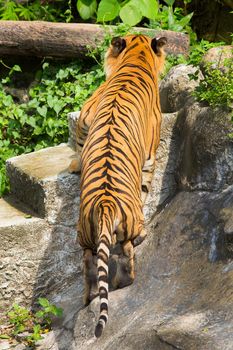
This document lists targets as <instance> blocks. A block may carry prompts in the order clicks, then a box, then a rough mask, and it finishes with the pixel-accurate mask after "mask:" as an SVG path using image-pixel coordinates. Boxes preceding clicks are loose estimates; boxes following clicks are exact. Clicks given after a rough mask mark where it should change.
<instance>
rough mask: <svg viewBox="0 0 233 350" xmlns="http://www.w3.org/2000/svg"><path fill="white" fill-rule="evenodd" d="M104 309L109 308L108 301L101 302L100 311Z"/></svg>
mask: <svg viewBox="0 0 233 350" xmlns="http://www.w3.org/2000/svg"><path fill="white" fill-rule="evenodd" d="M103 310H106V311H107V310H108V304H107V303H101V304H100V312H102V311H103Z"/></svg>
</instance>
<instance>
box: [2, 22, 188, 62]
mask: <svg viewBox="0 0 233 350" xmlns="http://www.w3.org/2000/svg"><path fill="white" fill-rule="evenodd" d="M136 29H137V30H138V31H142V32H144V33H145V34H146V33H147V32H149V31H150V32H151V31H152V33H153V34H154V36H156V37H158V36H166V37H167V39H168V44H167V46H166V51H167V52H168V53H172V54H174V55H177V54H185V55H186V54H187V53H188V48H189V38H188V36H187V35H186V34H183V33H176V32H172V31H166V30H163V31H157V30H152V29H145V28H136ZM104 34H105V31H104V29H103V27H101V26H99V25H96V24H83V23H51V22H43V21H32V22H29V21H0V56H5V55H17V56H21V55H22V56H37V57H57V58H59V57H60V58H61V57H64V58H66V57H67V58H76V57H80V56H83V55H85V53H86V52H87V45H89V46H90V47H91V48H94V47H96V45H99V44H100V43H101V41H102V39H103V37H104Z"/></svg>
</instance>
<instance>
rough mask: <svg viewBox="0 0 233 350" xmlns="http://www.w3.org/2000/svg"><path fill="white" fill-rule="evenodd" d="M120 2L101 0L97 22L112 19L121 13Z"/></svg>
mask: <svg viewBox="0 0 233 350" xmlns="http://www.w3.org/2000/svg"><path fill="white" fill-rule="evenodd" d="M119 11H120V4H119V3H118V1H117V0H101V1H100V3H99V7H98V11H97V22H108V21H112V20H113V19H114V18H116V17H117V16H118V15H119Z"/></svg>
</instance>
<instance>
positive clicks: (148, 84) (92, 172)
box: [77, 35, 166, 337]
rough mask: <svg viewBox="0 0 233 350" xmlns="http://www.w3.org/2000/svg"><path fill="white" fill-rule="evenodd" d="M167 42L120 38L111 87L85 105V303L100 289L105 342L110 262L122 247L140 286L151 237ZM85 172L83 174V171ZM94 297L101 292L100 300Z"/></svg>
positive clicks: (81, 135)
mask: <svg viewBox="0 0 233 350" xmlns="http://www.w3.org/2000/svg"><path fill="white" fill-rule="evenodd" d="M165 42H166V39H165V38H160V39H158V40H157V39H155V38H154V39H150V38H149V37H146V36H143V35H129V36H126V37H124V38H114V39H113V40H112V44H111V46H110V48H109V50H108V51H107V54H106V64H105V67H106V75H107V80H106V82H105V83H104V84H103V85H101V86H100V88H99V89H98V90H97V91H96V92H95V94H94V95H93V97H91V98H90V99H89V100H88V101H87V103H86V104H85V106H84V107H83V110H82V113H81V115H80V119H79V122H78V127H77V148H78V151H79V152H80V151H81V162H80V165H78V168H80V169H81V198H80V217H79V225H78V227H79V228H78V236H79V242H80V244H81V246H82V248H83V249H84V277H85V297H84V302H85V304H88V303H89V302H90V300H91V299H92V298H93V296H94V295H93V294H92V289H96V279H95V277H93V276H95V273H96V267H95V263H94V259H95V255H96V254H97V275H98V292H99V296H100V317H99V321H98V324H97V326H96V331H95V335H96V336H97V337H99V336H100V335H101V333H102V331H103V329H104V327H105V325H106V322H107V319H108V261H109V250H110V247H111V245H113V244H115V243H116V242H119V243H120V244H121V245H122V249H123V252H124V254H125V255H126V256H127V257H128V261H129V275H130V279H131V282H132V281H133V280H134V250H133V243H134V242H135V241H136V240H137V239H138V238H139V240H140V238H142V239H143V238H144V236H145V231H144V229H143V224H144V219H143V212H142V205H143V202H144V200H145V197H146V194H147V193H148V191H149V187H150V183H151V178H152V174H153V170H154V163H155V152H156V149H157V147H158V144H159V138H160V123H161V111H160V103H159V94H158V74H159V71H160V69H161V67H162V66H163V62H164V53H163V50H162V47H163V45H164V44H165ZM78 170H79V169H78ZM94 294H95V293H94Z"/></svg>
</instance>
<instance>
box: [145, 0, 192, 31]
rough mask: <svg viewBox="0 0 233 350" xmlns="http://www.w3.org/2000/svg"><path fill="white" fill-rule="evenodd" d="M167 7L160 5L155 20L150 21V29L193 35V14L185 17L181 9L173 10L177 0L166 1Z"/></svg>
mask: <svg viewBox="0 0 233 350" xmlns="http://www.w3.org/2000/svg"><path fill="white" fill-rule="evenodd" d="M164 2H165V3H166V6H162V5H159V6H158V8H157V12H156V14H155V16H154V18H153V19H150V21H149V25H148V27H149V28H153V29H168V30H173V31H175V32H187V33H190V34H191V33H193V32H192V29H191V27H190V21H191V18H192V16H193V13H189V14H188V15H184V13H183V12H184V11H183V9H182V8H180V7H175V8H174V9H173V6H174V3H175V0H164Z"/></svg>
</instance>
